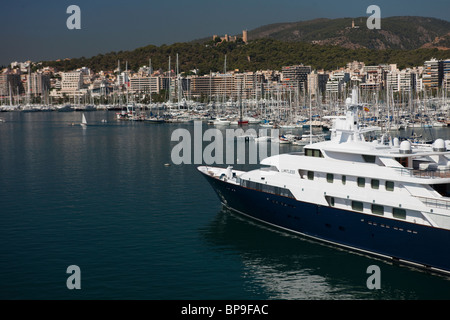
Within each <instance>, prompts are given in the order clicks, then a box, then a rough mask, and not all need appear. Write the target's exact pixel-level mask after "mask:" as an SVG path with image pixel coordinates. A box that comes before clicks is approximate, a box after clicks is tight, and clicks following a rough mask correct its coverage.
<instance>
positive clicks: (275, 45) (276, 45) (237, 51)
mask: <svg viewBox="0 0 450 320" xmlns="http://www.w3.org/2000/svg"><path fill="white" fill-rule="evenodd" d="M176 54H179V66H180V67H179V69H180V71H181V72H189V71H190V70H193V69H198V70H199V74H207V73H209V72H210V71H212V72H217V71H219V72H222V71H223V70H224V60H225V55H226V56H227V70H234V69H239V70H240V71H256V70H267V69H272V70H281V67H282V66H287V65H294V64H301V63H303V64H305V65H310V66H312V67H313V68H314V69H325V70H334V69H336V68H339V67H343V66H345V65H346V63H348V62H351V61H354V60H357V61H362V62H364V63H366V64H367V65H374V64H384V63H397V64H398V67H399V68H406V67H414V66H420V65H423V63H424V61H425V60H429V59H431V58H436V59H448V58H450V51H448V50H438V49H436V48H421V49H414V50H399V49H397V50H393V49H385V50H377V49H367V48H356V49H350V48H345V47H342V46H333V45H318V44H311V43H306V42H290V41H279V40H274V39H267V38H265V39H256V40H253V41H250V42H249V43H248V44H244V43H243V42H242V41H237V42H223V43H220V44H218V45H215V43H214V42H213V41H212V40H211V41H209V42H207V43H203V44H200V43H175V44H172V45H162V46H160V47H157V46H153V45H149V46H146V47H141V48H137V49H135V50H132V51H120V52H110V53H106V54H98V55H96V56H93V57H91V58H85V57H81V58H72V59H68V60H60V61H45V62H42V66H52V67H55V68H57V69H58V70H60V71H69V70H74V69H77V68H81V67H89V68H91V69H92V70H93V71H94V72H98V71H101V70H114V69H116V67H117V62H118V61H120V62H121V69H122V70H124V69H125V61H127V62H128V69H129V70H134V71H137V70H138V69H139V67H141V66H143V65H148V62H149V59H152V66H153V69H154V70H157V69H161V70H162V71H167V70H168V64H169V56H170V57H171V58H172V59H171V68H172V70H175V57H176Z"/></svg>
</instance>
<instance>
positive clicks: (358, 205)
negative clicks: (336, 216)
mask: <svg viewBox="0 0 450 320" xmlns="http://www.w3.org/2000/svg"><path fill="white" fill-rule="evenodd" d="M352 209H353V210H355V211H363V209H364V205H363V203H362V202H359V201H352Z"/></svg>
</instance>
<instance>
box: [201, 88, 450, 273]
mask: <svg viewBox="0 0 450 320" xmlns="http://www.w3.org/2000/svg"><path fill="white" fill-rule="evenodd" d="M355 96H356V97H355ZM346 103H347V107H346V110H347V111H346V114H345V116H342V117H335V118H334V119H333V127H332V129H331V130H330V131H331V138H330V140H328V141H322V142H318V143H311V144H308V145H306V146H305V147H304V152H303V153H291V154H279V155H275V156H271V157H268V158H266V159H263V160H262V161H261V162H260V164H261V166H262V167H261V168H260V169H256V170H252V171H248V172H244V171H238V170H234V169H233V168H232V167H228V168H219V167H210V166H200V167H198V170H199V171H200V172H201V173H202V174H203V175H204V176H205V177H206V179H207V180H208V181H209V183H210V184H211V186H212V187H213V188H214V190H215V191H216V193H217V195H218V197H219V199H220V201H221V202H222V204H223V205H224V206H226V207H228V208H229V209H232V210H234V211H236V212H238V213H241V214H243V215H246V216H248V217H251V218H254V219H257V220H259V221H262V222H264V223H268V224H270V225H272V226H276V227H278V228H282V229H285V230H287V231H290V232H294V233H297V234H300V235H303V236H307V237H311V238H314V239H317V240H320V241H325V242H327V243H331V244H334V245H338V246H341V247H345V248H348V249H351V250H357V251H360V252H363V253H366V254H370V255H376V256H379V257H383V258H386V259H392V260H394V261H398V262H400V263H407V264H412V265H414V266H417V267H421V268H426V269H427V270H430V271H436V272H443V273H450V250H449V245H450V151H448V149H447V147H448V145H447V143H448V141H444V140H443V139H437V140H436V141H434V143H433V144H416V143H411V142H410V141H407V140H405V141H402V142H400V141H399V140H398V139H387V138H386V139H379V140H373V141H366V139H365V137H364V134H365V133H366V132H370V131H371V128H370V127H363V126H361V125H360V124H359V121H358V120H359V118H360V117H361V113H362V112H364V111H363V108H362V107H361V106H360V105H359V104H358V101H357V92H356V91H353V96H352V98H349V99H347V101H346Z"/></svg>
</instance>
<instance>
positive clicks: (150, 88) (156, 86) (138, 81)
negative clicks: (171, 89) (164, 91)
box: [129, 76, 162, 93]
mask: <svg viewBox="0 0 450 320" xmlns="http://www.w3.org/2000/svg"><path fill="white" fill-rule="evenodd" d="M161 87H162V81H161V77H148V76H135V77H131V78H130V87H129V91H130V92H145V93H159V91H160V90H161Z"/></svg>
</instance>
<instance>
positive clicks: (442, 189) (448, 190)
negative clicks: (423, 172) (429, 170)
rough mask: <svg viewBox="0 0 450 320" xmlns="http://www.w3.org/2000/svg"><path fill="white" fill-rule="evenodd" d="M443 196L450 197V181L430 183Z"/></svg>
mask: <svg viewBox="0 0 450 320" xmlns="http://www.w3.org/2000/svg"><path fill="white" fill-rule="evenodd" d="M430 187H432V188H433V189H434V190H436V191H437V192H438V193H439V194H440V195H441V196H443V197H450V183H440V184H430Z"/></svg>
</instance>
